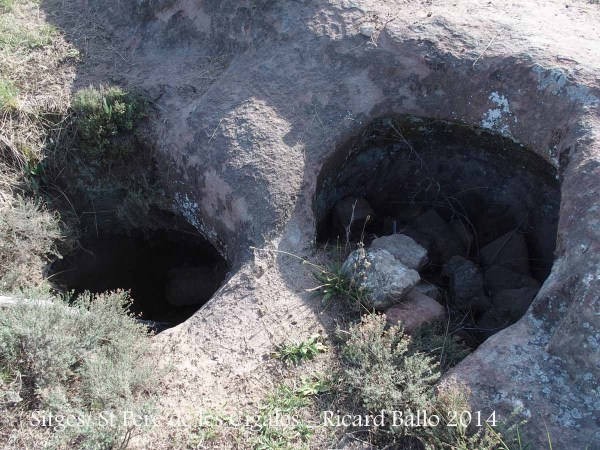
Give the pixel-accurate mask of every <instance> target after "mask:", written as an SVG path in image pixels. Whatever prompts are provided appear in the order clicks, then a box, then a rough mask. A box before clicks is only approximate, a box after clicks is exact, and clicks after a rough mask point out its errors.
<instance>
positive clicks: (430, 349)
mask: <svg viewBox="0 0 600 450" xmlns="http://www.w3.org/2000/svg"><path fill="white" fill-rule="evenodd" d="M411 337H412V341H411V343H410V350H411V351H413V352H414V351H419V352H421V353H426V354H428V355H429V356H433V357H434V358H435V359H436V360H437V362H438V364H439V367H440V369H441V371H442V372H446V371H447V370H449V369H451V368H452V367H454V366H455V365H457V364H458V363H459V362H461V361H462V360H463V359H464V358H466V357H467V355H469V353H471V349H470V348H468V347H467V346H466V345H464V344H463V343H461V342H460V341H459V340H458V338H457V336H455V335H453V334H452V333H449V332H448V329H447V327H446V324H445V323H444V322H435V323H432V324H426V325H424V326H422V327H420V328H418V329H417V330H415V332H414V333H413V334H412V336H411Z"/></svg>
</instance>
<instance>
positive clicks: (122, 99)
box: [73, 87, 148, 157]
mask: <svg viewBox="0 0 600 450" xmlns="http://www.w3.org/2000/svg"><path fill="white" fill-rule="evenodd" d="M73 109H74V110H75V113H76V124H77V130H78V132H79V137H80V138H81V141H82V149H83V150H84V151H86V152H87V153H89V154H92V155H95V156H99V155H108V156H112V157H119V156H126V155H127V154H129V153H131V152H132V151H133V149H134V142H133V139H132V132H133V131H134V130H135V128H136V126H137V124H138V123H139V121H140V120H142V119H143V118H144V117H146V115H147V113H148V103H147V101H146V100H144V99H143V98H142V97H140V96H138V95H135V94H132V93H129V92H125V91H123V90H122V89H121V88H119V87H108V88H100V89H94V88H88V89H84V90H82V91H79V92H78V93H77V94H76V95H75V98H74V99H73Z"/></svg>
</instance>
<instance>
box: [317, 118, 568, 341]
mask: <svg viewBox="0 0 600 450" xmlns="http://www.w3.org/2000/svg"><path fill="white" fill-rule="evenodd" d="M560 195H561V192H560V183H559V181H558V174H557V170H556V169H555V168H554V167H553V166H552V165H551V164H549V163H548V162H547V161H545V160H544V159H542V158H541V157H539V156H538V155H536V154H535V153H534V152H532V151H530V150H529V149H527V148H526V147H524V146H522V145H520V144H518V143H516V142H515V141H513V140H511V139H509V138H506V137H504V136H500V135H497V134H492V133H489V132H487V131H485V130H483V129H479V128H475V127H468V126H466V125H463V124H459V123H452V122H448V121H443V120H437V119H430V118H422V117H416V116H412V115H398V116H393V117H384V118H379V119H375V120H373V121H372V122H371V123H370V124H368V125H367V126H366V127H364V128H363V129H362V130H360V131H359V133H358V134H357V135H355V136H354V137H353V138H351V139H350V140H348V141H347V142H346V143H344V144H343V145H341V146H340V147H339V148H338V149H337V150H336V152H335V153H334V155H333V156H332V157H331V158H330V159H329V160H328V161H327V162H326V163H325V164H324V166H323V169H322V170H321V173H320V174H319V179H318V183H317V194H316V200H315V214H316V219H317V241H318V242H319V243H321V244H323V243H326V242H327V243H329V244H332V243H339V244H342V247H344V248H348V245H347V243H350V245H349V247H350V250H351V249H352V248H356V246H355V244H356V243H357V242H359V241H362V242H363V243H364V245H365V248H367V249H369V247H370V246H371V245H372V243H373V241H374V240H375V239H376V238H381V237H384V236H391V235H395V234H403V235H405V236H408V237H410V238H411V239H412V240H413V241H415V242H416V243H417V244H419V246H420V247H422V248H424V249H425V251H426V252H427V262H426V263H423V262H422V261H421V262H420V263H419V267H417V268H416V270H418V272H419V275H420V278H421V281H419V283H418V285H417V287H419V289H420V292H421V293H426V294H427V295H429V296H432V297H435V300H436V301H437V302H439V303H441V304H442V305H443V306H444V308H445V309H446V312H447V315H446V318H449V319H450V323H451V325H452V327H453V330H454V332H455V333H456V334H458V335H459V337H461V338H462V339H464V341H465V342H466V343H467V344H468V345H470V346H472V347H473V348H475V347H477V346H478V345H479V344H480V343H481V342H483V341H484V340H485V339H486V338H488V337H489V336H491V335H492V334H495V333H496V332H497V331H500V330H501V329H503V328H506V327H507V326H510V325H511V324H513V323H515V322H516V321H517V320H518V319H520V318H521V317H522V316H523V315H524V314H525V312H526V311H527V309H528V308H529V306H530V304H531V303H532V301H533V299H534V298H535V296H536V294H537V292H538V291H539V289H540V287H541V285H542V284H543V282H544V281H545V280H546V278H547V277H548V275H549V274H550V270H551V268H552V264H553V262H554V250H555V246H556V235H557V227H558V217H559V207H560ZM395 239H396V238H394V239H392V240H389V239H384V240H378V241H377V243H376V244H375V246H376V247H377V248H384V249H387V250H389V251H390V253H394V251H395V249H394V247H393V246H394V245H400V244H399V243H398V242H396V241H395ZM389 245H391V246H392V248H391V249H390V248H388V247H387V246H389ZM374 248H375V247H374ZM394 256H396V259H397V260H398V258H401V257H399V256H398V254H396V255H394ZM401 262H402V261H401ZM411 264H412V263H411ZM423 264H424V265H423ZM398 300H400V299H398Z"/></svg>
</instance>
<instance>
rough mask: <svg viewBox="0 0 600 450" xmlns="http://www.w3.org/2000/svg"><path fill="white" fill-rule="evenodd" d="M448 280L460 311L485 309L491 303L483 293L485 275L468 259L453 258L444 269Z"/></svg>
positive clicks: (452, 295) (453, 298)
mask: <svg viewBox="0 0 600 450" xmlns="http://www.w3.org/2000/svg"><path fill="white" fill-rule="evenodd" d="M442 275H443V276H445V277H447V278H448V282H449V283H448V286H449V290H450V295H451V297H452V300H453V302H454V304H455V305H456V306H457V307H458V308H459V309H470V308H475V309H483V308H485V307H486V306H487V305H488V304H489V302H488V299H487V298H486V296H485V294H484V292H483V275H482V274H481V271H480V270H479V268H478V267H477V266H476V265H475V264H474V263H473V262H472V261H470V260H468V259H467V258H464V257H462V256H453V257H452V258H450V259H449V260H448V262H447V263H446V264H444V267H443V268H442Z"/></svg>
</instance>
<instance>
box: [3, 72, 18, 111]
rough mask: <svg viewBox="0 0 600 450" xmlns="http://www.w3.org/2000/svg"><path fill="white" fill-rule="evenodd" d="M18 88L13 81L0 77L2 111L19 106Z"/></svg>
mask: <svg viewBox="0 0 600 450" xmlns="http://www.w3.org/2000/svg"><path fill="white" fill-rule="evenodd" d="M16 99H17V89H16V88H15V87H14V85H13V83H11V82H10V81H9V80H5V79H4V78H0V111H2V110H11V109H15V108H16V107H17V101H16Z"/></svg>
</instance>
